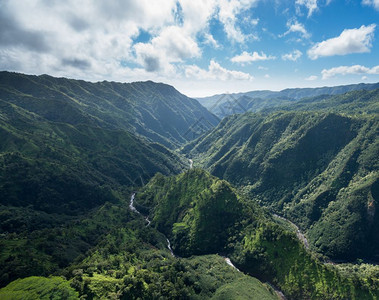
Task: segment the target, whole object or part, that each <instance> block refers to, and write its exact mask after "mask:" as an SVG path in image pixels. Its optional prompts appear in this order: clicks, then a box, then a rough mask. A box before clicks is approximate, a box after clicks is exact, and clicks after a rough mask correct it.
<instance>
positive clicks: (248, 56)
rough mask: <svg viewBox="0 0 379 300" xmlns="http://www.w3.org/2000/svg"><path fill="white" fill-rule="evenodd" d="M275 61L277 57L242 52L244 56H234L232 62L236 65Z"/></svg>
mask: <svg viewBox="0 0 379 300" xmlns="http://www.w3.org/2000/svg"><path fill="white" fill-rule="evenodd" d="M270 59H275V56H267V55H266V54H265V53H263V52H261V54H259V53H258V52H256V51H254V52H253V53H248V52H246V51H244V52H242V54H240V55H237V56H234V57H233V58H232V59H231V61H232V62H235V63H251V62H254V61H262V60H270Z"/></svg>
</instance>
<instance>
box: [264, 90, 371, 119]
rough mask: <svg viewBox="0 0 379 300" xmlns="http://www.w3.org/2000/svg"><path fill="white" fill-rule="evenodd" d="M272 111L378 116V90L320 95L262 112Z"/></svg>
mask: <svg viewBox="0 0 379 300" xmlns="http://www.w3.org/2000/svg"><path fill="white" fill-rule="evenodd" d="M273 110H279V111H280V110H286V111H293V110H295V111H325V112H336V113H346V114H378V113H379V89H374V90H369V91H366V90H360V91H352V92H348V93H345V94H342V95H334V96H332V95H322V96H316V97H308V98H304V99H301V100H299V101H296V102H295V103H291V104H289V105H280V106H276V107H274V108H271V109H270V108H268V107H267V108H266V109H264V110H262V111H264V112H270V111H271V112H272V111H273Z"/></svg>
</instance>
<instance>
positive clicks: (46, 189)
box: [0, 101, 183, 213]
mask: <svg viewBox="0 0 379 300" xmlns="http://www.w3.org/2000/svg"><path fill="white" fill-rule="evenodd" d="M0 114H1V119H0V138H1V140H2V143H1V145H0V153H1V157H0V178H1V180H0V189H1V195H0V203H1V204H3V205H14V206H28V205H33V207H35V208H36V209H38V210H44V211H47V212H52V211H60V212H63V211H65V212H70V213H74V212H75V211H77V210H79V211H83V210H88V209H90V208H91V207H93V206H96V205H97V204H100V203H104V202H105V201H108V200H111V199H112V198H114V197H113V196H112V194H111V193H110V190H109V189H113V188H115V189H118V188H119V187H120V186H121V185H127V186H134V185H141V184H143V182H144V181H147V180H148V179H149V178H150V177H152V176H153V175H154V174H155V173H156V172H163V173H165V174H171V173H175V172H176V173H177V172H179V171H180V170H181V167H182V166H183V165H182V164H181V161H180V159H179V158H178V157H177V156H176V155H174V154H173V153H171V152H170V151H169V150H168V149H166V148H164V147H163V146H161V145H159V144H149V143H147V142H145V141H143V140H141V139H139V138H137V137H135V136H133V135H131V134H130V133H128V132H126V131H120V130H107V129H101V128H94V127H89V126H87V125H85V124H81V125H77V126H76V127H74V126H72V125H71V124H64V123H53V122H47V121H45V120H44V119H41V118H40V117H38V116H36V115H35V114H34V113H31V112H28V111H25V110H24V109H22V108H20V107H18V106H16V105H14V104H10V103H6V102H4V101H0ZM108 190H109V191H108ZM50 199H53V201H52V202H51V201H50ZM52 206H54V207H52ZM62 210H63V211H62Z"/></svg>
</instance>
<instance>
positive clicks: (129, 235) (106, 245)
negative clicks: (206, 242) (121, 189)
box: [0, 200, 277, 299]
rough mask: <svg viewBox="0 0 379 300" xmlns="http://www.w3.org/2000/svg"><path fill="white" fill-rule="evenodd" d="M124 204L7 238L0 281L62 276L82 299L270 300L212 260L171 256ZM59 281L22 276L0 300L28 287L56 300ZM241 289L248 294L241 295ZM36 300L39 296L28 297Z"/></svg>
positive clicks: (259, 287)
mask: <svg viewBox="0 0 379 300" xmlns="http://www.w3.org/2000/svg"><path fill="white" fill-rule="evenodd" d="M128 204H129V203H128V200H127V201H120V202H117V203H113V204H110V203H107V204H105V205H103V206H102V207H100V208H99V209H97V210H96V211H94V212H93V213H92V214H90V215H89V216H88V217H85V218H82V219H79V218H78V219H76V220H73V221H72V222H69V223H67V224H65V225H63V226H61V227H60V228H59V229H58V228H57V229H53V230H51V229H50V230H49V229H43V230H41V231H34V232H33V233H32V234H31V236H29V237H27V236H25V237H24V239H22V238H21V237H20V236H18V237H17V238H16V237H15V236H13V237H14V239H13V240H12V239H11V236H8V237H7V239H6V240H5V241H4V244H5V247H7V251H3V255H6V254H8V252H9V257H10V259H8V260H7V261H6V262H5V264H3V265H2V266H1V268H0V269H1V270H2V272H3V278H4V277H5V276H14V277H15V278H17V277H25V276H28V275H36V274H39V275H45V276H47V275H49V274H52V273H54V274H56V275H62V276H64V277H65V278H66V279H67V280H68V283H69V286H68V287H71V288H70V291H71V289H74V290H75V294H78V295H79V296H80V297H83V298H86V299H99V298H103V299H160V298H162V297H163V298H164V299H209V298H211V297H213V296H215V299H223V298H222V295H223V294H224V293H236V292H237V293H245V296H243V295H242V296H241V299H251V297H252V296H253V297H255V298H254V299H277V298H276V296H275V293H274V292H273V290H272V289H271V288H270V287H268V286H265V285H263V284H262V283H260V282H259V281H258V280H256V279H254V278H251V277H249V276H247V275H244V274H242V273H240V272H238V271H236V270H235V269H233V268H231V267H230V266H228V265H227V264H226V262H225V261H224V259H223V258H221V257H220V256H216V255H213V256H204V257H202V256H199V257H192V258H190V259H179V258H175V257H172V256H171V254H170V252H169V250H168V249H167V242H166V237H165V236H164V235H163V234H162V233H160V232H158V231H157V230H156V229H154V228H153V227H151V226H146V222H145V220H144V219H143V218H142V217H141V216H140V215H138V214H136V213H133V212H132V211H131V210H130V209H129V207H128ZM2 249H4V248H3V245H2ZM84 250H86V251H84ZM78 253H79V255H78ZM4 272H7V273H4ZM17 272H19V273H17ZM10 279H12V278H10ZM53 280H54V281H53ZM65 282H67V281H64V280H63V279H59V280H58V279H55V278H52V279H43V278H35V277H31V278H26V279H23V280H18V281H15V282H12V283H10V284H9V285H8V286H7V287H5V288H4V289H1V290H0V297H1V299H7V297H9V299H14V298H16V299H18V298H17V296H18V295H21V296H25V295H26V293H27V291H28V290H29V289H31V290H32V291H33V290H36V292H35V293H38V295H45V294H46V295H49V299H51V298H53V299H55V298H54V297H56V298H57V299H58V298H61V297H60V295H61V293H63V292H65V290H64V289H65V288H66V287H67V285H66V283H65ZM58 283H59V288H58V289H57V288H55V285H56V284H58ZM242 284H243V285H242ZM63 288H64V289H63ZM221 288H222V289H221ZM247 291H254V294H250V295H248V296H246V292H247ZM33 293H34V292H33ZM33 295H34V294H32V296H33ZM217 295H219V296H217ZM12 297H14V298H12ZM21 298H22V297H20V299H21ZM39 298H42V296H41V297H40V296H38V297H37V296H36V297H34V298H33V297H31V299H39Z"/></svg>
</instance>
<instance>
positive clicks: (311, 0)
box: [295, 0, 318, 18]
mask: <svg viewBox="0 0 379 300" xmlns="http://www.w3.org/2000/svg"><path fill="white" fill-rule="evenodd" d="M295 3H296V5H297V8H298V10H299V7H300V6H305V7H306V8H307V9H308V18H309V17H310V16H312V14H313V13H314V12H315V11H317V10H318V6H317V0H296V2H295Z"/></svg>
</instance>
